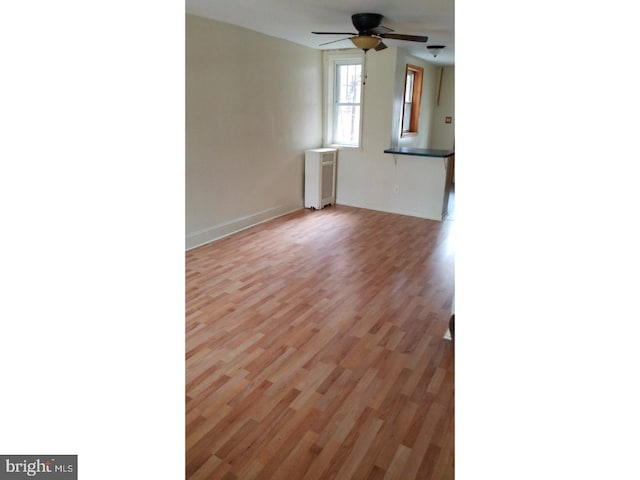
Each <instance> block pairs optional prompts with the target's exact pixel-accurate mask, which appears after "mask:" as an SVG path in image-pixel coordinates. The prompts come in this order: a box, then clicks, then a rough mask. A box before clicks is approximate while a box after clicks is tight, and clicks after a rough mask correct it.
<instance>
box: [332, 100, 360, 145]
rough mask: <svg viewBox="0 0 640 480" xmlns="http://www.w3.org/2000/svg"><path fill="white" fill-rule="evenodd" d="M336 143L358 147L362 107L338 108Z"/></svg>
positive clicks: (343, 106)
mask: <svg viewBox="0 0 640 480" xmlns="http://www.w3.org/2000/svg"><path fill="white" fill-rule="evenodd" d="M335 127H336V128H335V136H334V142H335V143H340V144H343V145H357V144H358V135H359V132H360V105H339V106H336V121H335Z"/></svg>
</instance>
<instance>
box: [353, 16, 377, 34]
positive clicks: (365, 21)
mask: <svg viewBox="0 0 640 480" xmlns="http://www.w3.org/2000/svg"><path fill="white" fill-rule="evenodd" d="M351 21H352V22H353V26H354V27H356V30H358V33H363V32H368V31H369V30H373V29H374V28H376V27H378V26H379V25H380V22H381V21H382V15H380V14H379V13H356V14H355V15H352V16H351Z"/></svg>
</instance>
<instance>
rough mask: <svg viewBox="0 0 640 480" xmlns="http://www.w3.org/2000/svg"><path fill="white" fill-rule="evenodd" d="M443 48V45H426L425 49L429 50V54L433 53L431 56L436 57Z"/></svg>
mask: <svg viewBox="0 0 640 480" xmlns="http://www.w3.org/2000/svg"><path fill="white" fill-rule="evenodd" d="M443 49H444V45H427V50H429V52H431V55H433V58H436V57H437V56H438V54H439V53H440V52H441V51H442V50H443Z"/></svg>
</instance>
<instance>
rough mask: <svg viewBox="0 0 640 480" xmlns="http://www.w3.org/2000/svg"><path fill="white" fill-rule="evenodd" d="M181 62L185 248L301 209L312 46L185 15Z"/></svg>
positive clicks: (312, 143)
mask: <svg viewBox="0 0 640 480" xmlns="http://www.w3.org/2000/svg"><path fill="white" fill-rule="evenodd" d="M185 67H186V244H187V248H192V247H194V246H197V245H200V244H203V243H206V242H208V241H211V240H213V239H215V238H219V237H221V236H224V235H227V234H229V233H232V232H234V231H237V230H239V229H242V228H244V227H247V226H249V225H253V224H256V223H259V222H260V221H263V220H266V219H268V218H272V217H274V216H278V215H281V214H283V213H286V212H289V211H292V210H295V209H298V208H302V207H303V181H304V151H305V150H306V149H308V148H314V147H318V146H320V144H321V141H322V128H321V127H322V126H321V121H322V89H321V84H322V59H321V52H320V51H318V50H314V49H310V48H306V47H302V46H299V45H296V44H294V43H291V42H287V41H285V40H280V39H276V38H273V37H268V36H265V35H262V34H260V33H256V32H253V31H250V30H246V29H243V28H239V27H236V26H232V25H228V24H224V23H220V22H216V21H213V20H208V19H204V18H200V17H196V16H192V15H187V16H186V66H185Z"/></svg>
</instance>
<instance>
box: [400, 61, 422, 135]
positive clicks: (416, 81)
mask: <svg viewBox="0 0 640 480" xmlns="http://www.w3.org/2000/svg"><path fill="white" fill-rule="evenodd" d="M423 72H424V69H423V68H422V67H416V66H415V65H407V73H406V76H405V82H404V106H403V108H402V136H403V137H405V136H411V135H417V134H418V120H419V119H420V98H421V97H422V73H423Z"/></svg>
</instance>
